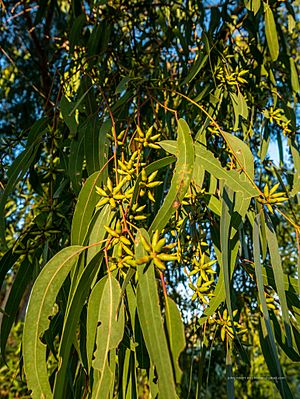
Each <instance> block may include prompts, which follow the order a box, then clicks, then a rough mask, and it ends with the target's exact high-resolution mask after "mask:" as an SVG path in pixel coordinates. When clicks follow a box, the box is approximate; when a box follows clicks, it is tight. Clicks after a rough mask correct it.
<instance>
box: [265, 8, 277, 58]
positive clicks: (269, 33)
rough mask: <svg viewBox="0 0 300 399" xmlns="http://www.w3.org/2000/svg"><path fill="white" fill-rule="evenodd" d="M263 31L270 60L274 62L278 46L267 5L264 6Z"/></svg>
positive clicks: (271, 14) (273, 24)
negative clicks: (264, 31)
mask: <svg viewBox="0 0 300 399" xmlns="http://www.w3.org/2000/svg"><path fill="white" fill-rule="evenodd" d="M265 30H266V38H267V43H268V47H269V51H270V55H271V59H272V61H276V60H277V58H278V55H279V44H278V37H277V30H276V24H275V20H274V15H273V11H272V10H271V8H270V6H269V5H267V6H266V10H265Z"/></svg>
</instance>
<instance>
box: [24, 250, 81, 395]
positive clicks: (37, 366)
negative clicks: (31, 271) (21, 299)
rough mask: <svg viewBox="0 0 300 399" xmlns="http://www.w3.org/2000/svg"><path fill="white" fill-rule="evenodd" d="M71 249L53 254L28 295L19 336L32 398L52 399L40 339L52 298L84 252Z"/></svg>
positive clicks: (47, 321)
mask: <svg viewBox="0 0 300 399" xmlns="http://www.w3.org/2000/svg"><path fill="white" fill-rule="evenodd" d="M84 249H85V248H84V247H81V246H72V247H68V248H65V249H63V250H62V251H60V252H59V253H58V254H56V255H55V256H54V257H53V258H52V259H51V260H50V261H49V262H48V263H47V264H46V266H45V267H44V268H43V270H42V271H41V273H40V274H39V276H38V278H37V280H36V281H35V284H34V286H33V288H32V292H31V295H30V299H29V303H28V308H27V313H26V318H25V324H24V333H23V357H24V370H25V374H26V378H27V383H28V387H29V389H31V390H32V398H33V399H40V398H41V397H45V398H52V392H51V388H50V384H49V380H48V372H47V364H46V345H45V344H43V343H42V341H41V337H42V335H43V333H44V332H45V331H46V330H47V328H48V326H49V316H50V315H51V313H52V308H53V305H54V303H55V300H56V296H57V294H58V292H59V290H60V288H61V286H62V284H63V282H64V281H65V279H66V277H67V276H68V274H69V272H70V270H71V268H72V266H73V265H74V263H75V262H76V260H77V258H78V256H79V255H80V254H81V253H82V251H83V250H84Z"/></svg>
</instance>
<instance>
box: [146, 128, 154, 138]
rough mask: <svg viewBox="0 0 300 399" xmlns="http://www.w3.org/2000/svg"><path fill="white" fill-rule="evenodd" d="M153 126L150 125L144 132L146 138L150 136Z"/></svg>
mask: <svg viewBox="0 0 300 399" xmlns="http://www.w3.org/2000/svg"><path fill="white" fill-rule="evenodd" d="M152 131H153V126H151V127H150V128H149V129H148V130H147V132H146V139H149V138H150V137H151V136H152Z"/></svg>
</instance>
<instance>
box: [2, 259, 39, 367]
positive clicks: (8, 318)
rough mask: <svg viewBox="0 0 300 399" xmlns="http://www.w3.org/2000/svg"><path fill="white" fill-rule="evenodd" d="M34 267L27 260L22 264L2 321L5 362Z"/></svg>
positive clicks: (3, 356)
mask: <svg viewBox="0 0 300 399" xmlns="http://www.w3.org/2000/svg"><path fill="white" fill-rule="evenodd" d="M33 270H34V268H33V266H32V264H31V263H30V262H29V261H28V259H27V258H25V259H24V260H23V262H22V263H21V265H20V267H19V270H18V273H17V275H16V277H15V279H14V282H13V285H12V287H11V290H10V293H9V297H8V299H7V302H6V304H5V307H4V315H3V317H2V320H1V333H0V342H1V345H0V349H1V354H2V358H3V360H4V361H5V346H6V342H7V338H8V336H9V333H10V330H11V328H12V325H13V323H14V322H15V320H16V316H17V313H18V310H19V306H20V302H21V300H22V298H23V295H24V293H25V290H26V288H27V286H28V284H29V283H30V282H31V279H32V274H33Z"/></svg>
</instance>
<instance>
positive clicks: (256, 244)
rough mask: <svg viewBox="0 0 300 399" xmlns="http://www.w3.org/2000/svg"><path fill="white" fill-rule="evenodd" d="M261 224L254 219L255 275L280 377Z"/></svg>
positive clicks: (266, 327) (266, 328)
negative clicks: (260, 237) (270, 311)
mask: <svg viewBox="0 0 300 399" xmlns="http://www.w3.org/2000/svg"><path fill="white" fill-rule="evenodd" d="M259 224H260V217H259V215H257V216H256V217H255V219H254V225H253V255H254V263H255V274H256V282H257V288H258V297H259V302H260V303H261V307H262V312H263V318H264V319H263V323H264V325H265V330H266V332H267V334H268V337H267V339H268V340H269V342H270V347H271V348H272V352H273V358H274V359H276V367H277V370H278V373H279V375H280V365H279V359H278V354H277V351H276V346H275V340H274V334H273V330H272V327H271V323H270V316H269V311H268V307H267V302H266V296H265V291H264V280H263V273H262V265H261V261H260V244H259Z"/></svg>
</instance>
